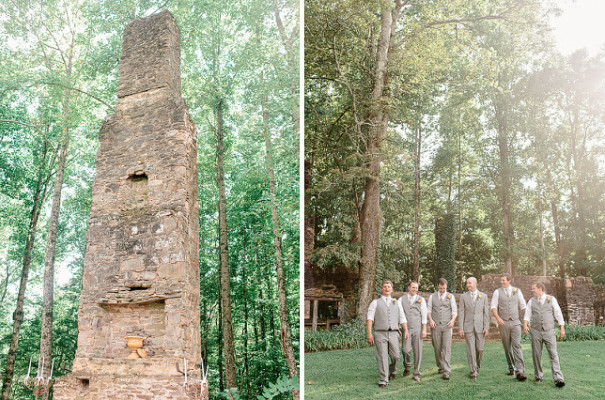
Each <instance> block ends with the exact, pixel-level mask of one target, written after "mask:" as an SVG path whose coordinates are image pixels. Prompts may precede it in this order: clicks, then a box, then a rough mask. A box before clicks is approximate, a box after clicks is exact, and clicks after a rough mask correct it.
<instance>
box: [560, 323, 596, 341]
mask: <svg viewBox="0 0 605 400" xmlns="http://www.w3.org/2000/svg"><path fill="white" fill-rule="evenodd" d="M563 340H564V341H566V342H579V341H583V340H605V326H604V325H596V326H594V325H593V326H580V325H566V326H565V338H563Z"/></svg>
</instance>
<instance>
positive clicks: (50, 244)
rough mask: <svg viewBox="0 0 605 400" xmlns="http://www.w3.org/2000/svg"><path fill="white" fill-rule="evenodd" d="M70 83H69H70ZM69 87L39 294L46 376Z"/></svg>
mask: <svg viewBox="0 0 605 400" xmlns="http://www.w3.org/2000/svg"><path fill="white" fill-rule="evenodd" d="M71 63H72V60H71V57H70V59H69V65H68V66H67V79H68V81H69V77H70V76H71V68H72V64H71ZM70 86H71V85H70ZM70 96H71V90H69V89H67V90H65V92H64V96H63V116H62V119H63V130H62V132H61V146H60V150H59V160H58V162H57V173H56V175H55V184H54V188H53V201H52V207H51V212H50V219H49V222H48V234H47V237H46V257H45V259H44V294H43V297H42V327H41V333H40V359H41V360H42V361H43V368H42V371H43V374H44V377H48V376H49V375H50V373H51V363H52V361H51V360H52V351H53V309H54V294H55V255H56V246H57V228H58V226H59V215H60V213H61V191H62V189H63V176H64V174H65V164H66V160H67V149H68V146H69V100H70Z"/></svg>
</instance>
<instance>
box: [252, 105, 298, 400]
mask: <svg viewBox="0 0 605 400" xmlns="http://www.w3.org/2000/svg"><path fill="white" fill-rule="evenodd" d="M261 107H262V117H263V127H264V132H263V134H264V136H265V151H266V152H267V155H266V160H265V166H266V168H267V174H268V175H269V193H270V195H271V222H272V224H273V249H274V256H275V267H276V275H277V291H278V296H279V322H280V337H281V347H282V351H283V352H284V356H285V357H286V364H287V365H288V372H289V374H290V378H294V377H296V380H297V381H298V368H297V365H296V358H295V355H294V348H293V347H292V339H291V337H290V322H289V321H288V305H287V293H286V279H285V275H284V264H283V256H282V249H281V236H282V234H281V230H280V228H279V214H278V212H277V193H276V190H275V174H274V171H273V168H274V166H273V147H272V143H271V133H270V131H269V112H268V110H267V98H266V97H265V96H263V98H262V100H261ZM292 395H293V398H294V400H297V399H298V398H299V397H300V393H299V391H298V390H293V391H292Z"/></svg>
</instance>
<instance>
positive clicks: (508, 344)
mask: <svg viewBox="0 0 605 400" xmlns="http://www.w3.org/2000/svg"><path fill="white" fill-rule="evenodd" d="M498 329H499V330H500V338H501V339H502V347H504V354H505V355H506V362H507V363H508V370H509V371H511V372H514V373H515V374H521V373H525V363H524V362H523V351H522V350H521V324H520V321H504V325H502V326H498Z"/></svg>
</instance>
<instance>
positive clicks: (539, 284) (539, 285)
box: [534, 282, 546, 292]
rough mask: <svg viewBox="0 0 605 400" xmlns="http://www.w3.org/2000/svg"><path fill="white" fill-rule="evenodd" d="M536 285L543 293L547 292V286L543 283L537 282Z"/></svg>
mask: <svg viewBox="0 0 605 400" xmlns="http://www.w3.org/2000/svg"><path fill="white" fill-rule="evenodd" d="M534 285H535V286H536V287H537V288H538V289H542V291H543V292H545V291H546V285H544V284H543V283H542V282H536V283H534Z"/></svg>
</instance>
